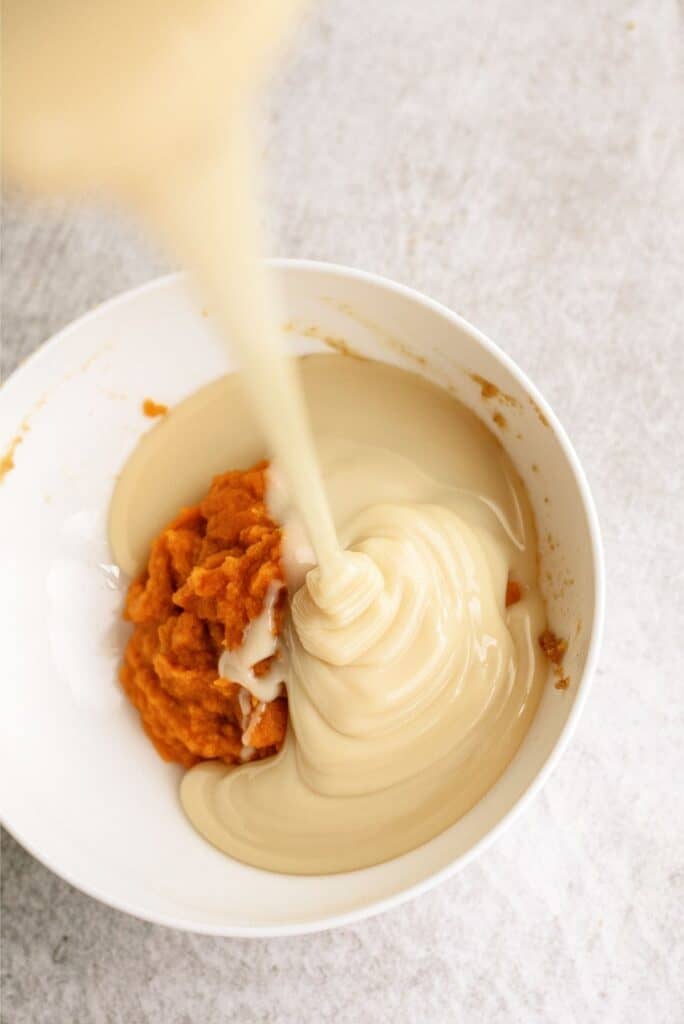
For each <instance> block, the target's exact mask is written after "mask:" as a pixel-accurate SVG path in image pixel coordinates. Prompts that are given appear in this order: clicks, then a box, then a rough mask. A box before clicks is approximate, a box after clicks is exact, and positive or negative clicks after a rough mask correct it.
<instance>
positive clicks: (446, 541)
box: [285, 504, 516, 796]
mask: <svg viewBox="0 0 684 1024" xmlns="http://www.w3.org/2000/svg"><path fill="white" fill-rule="evenodd" d="M341 540H342V542H343V544H344V545H345V547H346V548H347V550H346V551H344V552H343V554H342V555H341V558H340V565H339V571H338V572H337V573H335V574H334V575H332V578H324V577H323V576H322V575H321V573H320V571H319V570H318V569H312V570H311V571H310V572H309V573H308V575H307V577H306V581H305V584H304V586H303V587H302V588H301V589H300V590H299V591H298V592H297V593H296V594H295V595H294V598H293V601H292V614H291V623H290V625H289V627H288V630H287V634H286V638H285V642H286V645H287V647H288V649H289V656H290V666H289V669H290V678H289V693H290V709H291V714H292V720H293V726H294V731H295V733H296V736H297V757H298V766H299V771H300V773H301V775H302V777H303V778H304V781H305V782H306V783H307V784H308V785H309V786H310V787H311V788H312V789H315V790H316V791H317V792H320V793H326V794H329V795H338V796H346V795H352V794H359V793H367V792H368V791H369V789H370V790H378V789H382V788H385V787H388V786H392V785H394V784H396V783H398V782H401V781H402V780H405V779H408V778H411V777H413V776H415V775H416V774H419V773H421V772H423V771H425V770H426V769H428V768H429V767H430V766H431V765H434V764H435V763H436V762H437V761H439V760H440V759H441V758H443V757H444V756H445V755H446V754H447V753H449V752H450V751H452V750H453V749H454V748H456V747H458V748H460V750H461V751H462V753H463V756H464V757H467V756H468V753H469V752H471V750H472V747H473V745H474V744H476V743H477V737H478V734H479V730H478V723H479V722H480V720H481V719H482V718H483V716H484V717H486V718H488V719H490V720H491V719H492V718H495V717H496V716H497V715H498V713H499V712H500V710H501V707H502V705H503V703H504V702H505V698H506V695H507V693H508V692H509V690H510V687H511V686H512V683H513V679H514V676H515V670H516V657H515V651H514V646H513V642H512V639H511V635H510V633H509V631H508V629H507V627H506V624H505V621H504V608H503V598H502V595H503V594H504V592H505V588H506V576H507V571H508V566H507V563H506V558H505V553H504V552H503V550H502V549H501V547H500V546H499V545H496V544H494V543H492V540H491V537H490V535H489V533H488V532H487V531H486V530H480V529H478V528H477V527H473V526H471V525H469V524H467V523H466V522H465V521H464V520H463V519H461V518H460V517H459V515H458V514H457V513H456V512H454V511H452V510H450V509H448V508H444V507H441V506H437V505H390V504H383V505H374V506H371V507H370V508H368V509H366V510H364V511H363V512H361V513H360V514H358V515H357V516H356V517H355V518H354V519H353V520H352V521H351V522H350V523H349V524H348V525H347V528H346V529H345V531H344V533H343V536H342V537H341ZM329 575H330V574H329ZM407 726H408V727H407Z"/></svg>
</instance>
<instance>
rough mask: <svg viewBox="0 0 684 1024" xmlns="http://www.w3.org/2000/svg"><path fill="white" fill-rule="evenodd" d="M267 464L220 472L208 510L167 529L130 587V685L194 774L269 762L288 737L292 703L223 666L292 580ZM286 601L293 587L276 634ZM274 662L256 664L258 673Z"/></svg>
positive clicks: (125, 676) (188, 514)
mask: <svg viewBox="0 0 684 1024" xmlns="http://www.w3.org/2000/svg"><path fill="white" fill-rule="evenodd" d="M267 465H268V464H267V463H266V462H260V463H258V464H257V465H256V466H254V467H252V469H250V470H247V471H239V470H236V471H233V472H230V473H224V474H222V475H221V476H217V477H216V478H215V479H214V481H213V484H212V486H211V489H210V490H209V493H208V494H207V496H206V497H205V498H204V500H203V501H201V502H200V503H199V505H197V506H194V507H192V508H185V509H183V510H182V511H181V512H180V514H179V515H178V516H177V517H176V518H175V519H174V520H173V521H172V522H171V523H169V525H168V526H167V527H166V528H165V529H164V530H162V532H161V533H160V534H159V536H158V537H157V538H156V540H155V541H154V543H153V544H152V548H151V551H150V557H149V561H148V563H147V568H146V570H145V572H144V573H143V574H142V575H141V576H140V577H139V578H138V579H137V580H135V581H134V582H133V583H132V584H131V586H130V588H129V591H128V596H127V599H126V607H125V612H124V616H125V618H127V619H129V620H130V621H131V622H132V623H133V624H134V626H135V630H134V632H133V635H132V636H131V638H130V640H129V642H128V646H127V648H126V652H125V655H124V662H123V665H122V667H121V672H120V677H121V682H122V685H123V688H124V690H125V691H126V694H127V695H128V697H129V699H130V700H131V702H132V703H133V704H134V705H135V707H136V708H137V709H138V711H139V713H140V717H141V719H142V724H143V726H144V728H145V731H146V733H147V735H148V736H149V737H150V739H151V740H152V742H153V743H154V745H155V747H156V748H157V751H158V752H159V753H160V754H161V756H162V757H163V758H164V759H165V760H166V761H177V762H178V763H179V764H182V765H183V766H184V767H185V768H190V767H192V765H194V764H196V763H197V762H198V761H202V760H207V759H213V758H219V759H221V760H223V761H226V762H227V763H228V764H236V763H239V762H240V761H241V760H245V759H246V758H249V759H255V758H260V757H266V756H268V755H269V754H273V753H275V752H276V751H277V750H278V749H279V747H280V746H281V744H282V742H283V739H284V738H285V730H286V725H287V699H286V698H285V697H282V698H279V699H277V700H275V701H272V702H271V703H270V704H259V703H258V702H257V700H256V698H254V697H252V696H251V694H247V691H245V690H243V688H242V687H241V686H240V685H238V684H237V683H233V682H229V681H228V680H226V679H222V678H220V677H219V675H218V667H217V666H218V660H219V657H220V656H221V653H222V651H223V650H225V649H226V648H229V649H231V650H232V649H234V648H235V647H238V646H239V645H240V643H241V642H242V637H243V634H244V631H245V629H246V627H247V626H248V625H249V623H250V622H251V621H252V619H254V618H256V616H257V615H258V614H259V612H260V611H261V609H262V607H263V604H264V600H265V597H266V592H267V590H268V588H269V585H270V584H271V583H272V582H273V581H277V580H281V581H282V580H284V576H283V570H282V565H281V560H280V546H281V531H280V528H279V527H278V526H277V525H276V523H274V522H273V520H272V519H271V518H270V516H269V514H268V510H267V508H266V503H265V498H264V494H265V487H266V479H265V474H266V468H267ZM284 602H285V588H284V586H283V589H282V591H281V598H280V600H279V602H278V605H277V607H276V609H275V616H274V619H275V622H274V624H275V631H276V633H279V632H280V630H281V628H282V620H283V609H284ZM270 660H271V659H266V660H265V661H263V662H261V663H260V664H259V665H258V666H257V667H256V668H255V672H256V674H257V675H259V674H262V673H263V672H265V671H266V670H267V669H268V667H269V663H270ZM241 691H242V694H241ZM246 731H248V734H249V743H248V744H246V743H245V742H244V739H243V735H244V733H245V732H246Z"/></svg>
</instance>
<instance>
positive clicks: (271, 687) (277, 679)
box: [218, 583, 285, 714]
mask: <svg viewBox="0 0 684 1024" xmlns="http://www.w3.org/2000/svg"><path fill="white" fill-rule="evenodd" d="M281 590H282V585H281V584H278V583H272V584H271V586H270V587H269V588H268V591H267V593H266V599H265V601H264V607H263V608H262V610H261V612H260V614H259V615H257V617H256V618H255V619H252V621H251V622H250V624H249V626H248V627H247V629H246V630H245V632H244V636H243V638H242V643H241V644H240V646H239V647H236V648H235V649H234V650H232V651H228V650H226V651H224V652H223V654H222V655H221V657H220V658H219V663H218V670H219V675H220V676H221V677H222V678H223V679H229V680H230V681H231V682H233V683H239V684H240V686H243V687H244V688H245V690H247V691H248V692H249V693H251V694H252V695H253V696H254V697H256V698H257V700H259V701H263V702H264V703H266V704H268V703H269V702H270V701H272V700H275V699H276V697H280V695H281V694H282V692H283V683H284V680H285V669H284V666H283V663H282V660H281V659H280V658H275V660H274V661H273V663H272V664H271V666H270V668H269V669H268V671H267V672H265V673H264V674H263V675H260V676H258V675H256V673H255V672H254V667H255V665H258V664H259V662H260V661H264V660H265V659H266V658H273V657H274V655H276V654H277V653H278V638H277V636H276V635H275V627H274V624H273V615H274V609H275V606H276V602H277V600H278V597H279V595H280V591H281ZM241 710H242V711H243V714H244V707H243V706H242V703H241ZM249 711H250V712H251V705H250V708H249Z"/></svg>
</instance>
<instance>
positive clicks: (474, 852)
mask: <svg viewBox="0 0 684 1024" xmlns="http://www.w3.org/2000/svg"><path fill="white" fill-rule="evenodd" d="M265 262H266V263H267V265H268V266H269V267H271V268H273V269H275V270H280V269H294V270H303V271H311V272H314V273H316V274H328V275H330V276H332V277H346V278H350V279H352V280H359V281H363V282H365V283H366V284H370V285H373V286H375V287H379V288H380V289H383V290H386V291H389V292H394V293H395V294H398V295H401V296H403V297H404V298H406V299H408V300H410V301H412V302H414V303H417V304H418V305H421V306H423V307H426V308H427V309H429V310H431V311H432V312H433V313H436V314H437V315H438V316H441V317H442V318H443V319H445V320H447V321H448V322H450V323H451V324H453V325H454V326H457V327H458V328H459V329H460V330H462V331H463V332H464V333H466V334H469V335H470V336H471V337H472V338H474V340H475V341H476V342H478V344H479V345H481V346H482V347H483V348H484V349H486V350H487V351H488V352H489V353H490V354H491V355H492V356H493V357H494V358H495V359H496V360H497V361H498V362H500V363H501V364H502V365H503V366H504V367H505V368H506V369H507V370H508V371H509V373H510V374H511V375H512V376H513V377H514V378H515V379H516V380H517V382H518V383H519V384H520V386H521V387H522V388H523V389H524V390H525V391H526V392H527V394H528V395H530V396H531V397H532V398H533V400H534V401H535V403H536V404H537V406H538V407H539V408H540V410H541V411H542V413H543V414H544V416H545V417H546V419H547V420H548V422H549V425H550V427H551V429H552V430H553V433H554V435H555V437H556V439H557V441H558V443H559V444H560V446H561V448H562V450H563V452H564V454H565V456H566V458H567V460H568V463H569V465H570V468H571V470H572V473H573V477H574V479H575V483H576V485H577V488H578V492H579V495H580V498H581V501H582V506H583V509H584V514H585V517H586V521H587V526H588V530H589V538H590V548H591V560H592V566H593V584H594V612H593V617H592V621H591V625H590V641H589V647H588V650H587V657H586V662H585V666H584V671H583V672H582V675H581V677H580V679H579V681H578V683H577V688H576V692H575V696H574V700H573V705H572V708H571V710H570V713H569V715H568V717H567V719H566V721H565V723H564V725H563V728H562V730H561V732H560V735H559V736H558V739H557V740H556V742H555V744H554V745H553V748H552V749H551V751H550V752H549V754H548V756H547V758H546V760H545V762H544V763H543V765H542V766H541V768H540V769H539V771H538V773H537V774H536V776H535V777H534V779H533V780H532V782H531V783H530V784H529V786H528V787H527V789H526V790H525V791H524V792H523V793H522V794H521V796H520V797H518V799H517V800H516V802H515V803H514V804H513V806H512V807H511V808H510V810H509V811H507V813H506V814H505V815H504V816H503V817H502V818H501V819H500V820H499V821H498V822H497V823H496V825H494V827H493V828H492V829H490V831H489V832H487V833H486V835H484V836H482V838H481V839H479V840H478V841H477V842H476V843H475V844H474V845H473V846H472V847H471V848H470V849H469V850H468V851H467V852H466V853H464V854H462V855H461V856H460V857H457V858H455V859H454V860H453V861H452V862H451V863H450V864H448V865H447V866H446V867H444V868H441V869H440V870H439V871H436V872H434V873H433V874H430V875H428V877H426V878H424V879H422V880H421V881H419V882H416V883H414V884H413V885H410V886H408V887H407V888H406V889H402V890H401V891H400V892H397V893H394V894H393V895H391V896H387V897H383V898H381V899H378V900H375V901H370V902H368V903H365V904H364V905H363V906H360V907H357V908H355V909H354V910H351V911H347V912H345V913H342V914H333V915H328V916H326V917H322V918H321V919H320V920H313V921H312V920H309V921H303V922H298V923H294V924H277V925H254V926H252V925H223V924H209V923H197V922H193V921H192V920H189V919H184V918H182V917H179V916H176V915H173V914H165V913H156V912H154V911H149V910H142V911H141V910H140V909H139V908H137V907H135V906H133V905H131V904H130V903H128V902H127V901H126V900H122V899H118V898H115V897H111V896H110V895H108V894H107V893H105V892H102V891H100V890H99V888H98V886H95V885H90V884H83V883H82V882H80V881H79V880H78V879H76V878H74V877H72V876H71V873H70V872H68V871H64V870H63V869H62V868H60V866H59V865H58V864H56V863H54V862H53V861H52V859H51V857H50V856H49V855H45V854H43V852H42V851H41V850H39V849H38V848H37V847H36V846H35V845H34V844H33V843H32V841H31V840H30V839H29V838H27V837H26V836H24V835H22V833H21V830H19V829H15V828H13V827H12V825H11V824H10V823H8V822H7V821H6V820H5V819H4V817H2V818H0V820H1V821H2V825H3V827H4V828H6V829H7V832H8V833H9V834H10V835H11V836H12V837H13V838H14V839H15V840H16V841H17V842H18V843H19V844H20V845H21V846H23V847H24V849H26V850H27V851H28V852H29V853H30V854H31V855H32V856H33V857H35V859H36V860H37V861H38V862H39V863H41V864H42V865H43V866H44V867H46V868H48V869H49V870H50V871H52V872H54V874H56V875H57V876H58V877H60V878H62V879H63V880H64V881H65V882H68V883H69V885H72V886H73V887H74V888H75V889H78V890H79V891H80V892H83V893H85V894H86V895H87V896H90V897H92V898H93V899H96V900H98V901H99V902H100V903H104V904H105V905H106V906H108V907H111V908H113V909H114V910H119V911H122V912H123V913H126V914H130V915H131V916H132V917H136V918H138V920H143V921H147V922H149V923H151V924H157V925H162V926H164V927H167V928H175V929H177V930H179V931H185V932H191V933H194V934H198V935H215V936H223V937H232V938H277V937H281V936H282V937H285V936H290V935H306V934H311V933H313V932H321V931H327V930H329V929H331V928H338V927H342V926H344V925H348V924H353V923H355V922H357V921H361V920H364V919H365V918H368V917H372V916H374V915H376V914H380V913H383V912H384V911H386V910H391V909H393V908H394V907H398V906H400V905H401V904H403V903H406V902H408V900H410V899H413V898H414V897H416V896H418V895H420V894H421V893H424V892H428V891H429V890H431V889H433V888H434V887H435V886H437V885H439V884H440V883H441V882H444V881H446V880H447V879H449V878H451V877H452V876H453V875H455V874H456V873H457V872H458V871H460V870H462V869H463V868H465V867H466V866H467V865H468V864H470V862H471V861H473V860H474V859H475V858H476V857H478V856H479V855H480V854H481V853H482V852H483V851H485V850H486V849H487V848H488V847H489V846H490V845H491V844H492V843H494V842H495V841H496V840H497V839H498V837H499V836H500V835H501V834H502V833H503V832H504V831H505V830H506V829H507V828H509V827H510V825H512V824H513V822H514V821H515V820H516V819H517V818H518V816H519V815H520V814H521V813H522V812H523V811H524V809H525V808H526V807H527V806H528V805H529V804H530V803H531V802H532V800H533V799H534V798H535V797H536V796H537V794H538V793H539V791H540V790H541V788H542V787H543V786H544V784H545V783H546V782H547V780H548V778H549V776H550V775H551V773H552V772H553V770H554V768H555V767H556V765H557V764H558V762H559V760H560V758H561V757H562V755H563V753H564V752H565V750H566V749H567V746H568V743H569V742H570V739H571V737H572V735H573V733H574V731H575V728H576V726H577V722H578V720H579V717H580V715H581V713H582V710H583V708H584V705H585V702H586V700H587V696H588V693H589V688H590V685H591V681H592V678H593V675H594V672H595V669H596V665H597V662H598V657H599V652H600V647H601V640H602V636H603V628H604V618H605V560H604V553H603V544H602V540H601V532H600V527H599V521H598V514H597V511H596V506H595V503H594V499H593V497H592V494H591V490H590V488H589V483H588V481H587V477H586V475H585V472H584V469H583V468H582V465H581V463H580V461H579V458H578V456H577V454H576V452H575V449H574V448H573V446H572V444H571V442H570V439H569V438H568V436H567V434H566V432H565V430H564V428H563V426H562V425H561V423H560V421H559V419H558V418H557V416H556V414H555V413H554V411H553V410H552V409H551V407H550V406H549V404H548V402H547V401H546V399H545V398H544V396H543V395H542V394H540V392H539V391H538V390H537V388H536V386H535V385H534V383H533V382H532V381H531V380H530V378H529V377H528V376H527V374H526V373H525V372H524V371H523V370H522V369H521V368H520V367H519V366H518V365H517V363H515V362H514V360H513V359H512V358H511V357H510V356H509V355H507V353H506V352H504V351H503V350H502V349H501V348H499V346H498V345H496V344H495V343H494V342H493V341H491V340H490V339H489V338H488V337H487V336H486V335H485V334H483V332H482V331H480V330H478V328H476V327H474V326H473V325H472V324H471V323H469V322H468V321H467V320H465V319H464V318H463V317H461V316H459V314H458V313H454V312H453V311H452V310H451V309H449V308H448V307H447V306H445V305H443V304H442V303H440V302H437V301H436V300H435V299H431V298H430V297H429V296H427V295H424V294H423V293H422V292H419V291H418V290H417V289H414V288H410V287H408V286H407V285H404V284H400V283H398V282H396V281H393V280H391V279H390V278H387V277H383V276H382V275H380V274H375V273H372V272H370V271H366V270H358V269H356V268H353V267H347V266H344V265H343V264H338V263H331V262H325V261H321V260H310V259H288V258H283V257H279V258H271V259H267V260H266V261H265ZM187 276H188V275H187V273H186V272H185V271H176V272H173V273H170V274H164V275H161V276H159V277H155V278H153V279H152V280H151V281H147V282H145V283H144V284H142V285H138V286H136V287H134V288H129V289H127V290H126V291H123V292H120V293H119V294H117V295H115V296H114V297H112V298H111V299H108V300H106V301H105V302H102V303H99V304H98V305H97V306H95V307H94V308H93V309H91V310H89V311H88V312H86V313H84V314H83V315H82V316H80V317H78V318H77V319H76V320H73V321H71V322H70V323H69V324H67V325H66V326H65V327H63V328H61V330H59V331H57V333H56V334H54V335H52V336H51V337H50V338H49V339H48V340H47V341H45V342H44V343H43V344H42V345H40V346H39V347H38V348H37V349H36V350H35V351H34V352H32V353H31V354H30V355H29V356H28V357H27V358H26V359H25V360H24V361H23V362H22V363H21V364H20V365H19V366H18V367H17V368H16V369H15V370H14V371H13V372H12V373H11V374H10V376H9V377H8V378H7V379H6V380H5V381H4V383H3V385H2V390H3V391H5V392H6V391H7V390H8V388H10V387H11V386H12V385H13V384H14V383H15V382H16V380H18V379H19V378H21V377H23V375H24V373H25V372H26V371H27V370H28V369H29V368H30V367H32V366H33V365H34V363H36V362H38V361H39V360H41V359H42V358H43V357H44V356H45V355H46V353H47V351H48V350H49V349H52V347H53V346H55V345H58V344H60V343H61V342H63V341H64V339H65V338H66V337H68V335H69V334H71V333H72V332H73V331H76V330H78V329H80V328H81V327H82V326H83V324H84V323H86V322H87V321H89V320H92V319H95V318H96V317H99V316H101V315H102V314H103V313H106V312H107V311H109V310H111V309H113V308H114V307H116V306H118V305H123V304H124V303H126V302H129V301H130V300H131V299H134V298H136V297H137V296H139V295H141V294H143V293H145V292H149V291H154V290H156V289H160V288H165V287H168V286H169V285H171V284H172V283H174V282H178V281H180V280H183V279H186V278H187Z"/></svg>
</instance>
